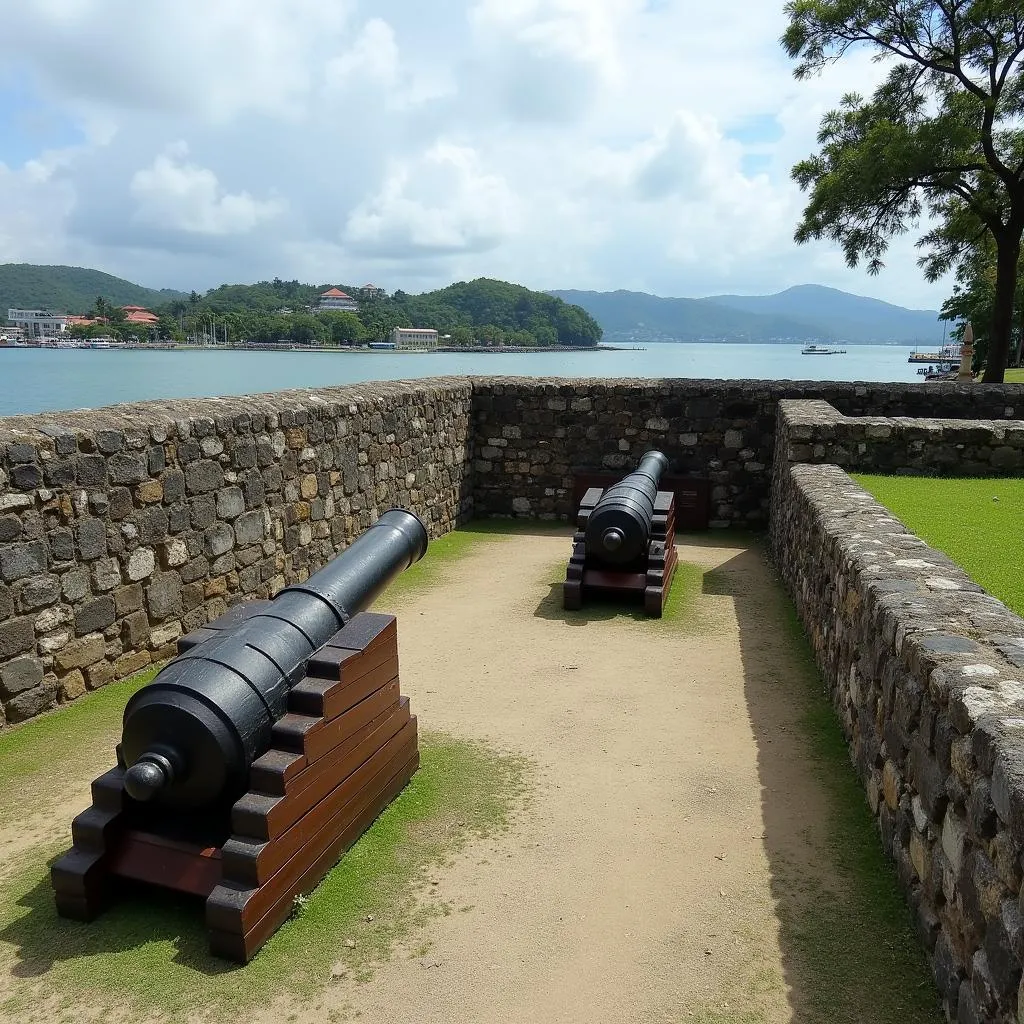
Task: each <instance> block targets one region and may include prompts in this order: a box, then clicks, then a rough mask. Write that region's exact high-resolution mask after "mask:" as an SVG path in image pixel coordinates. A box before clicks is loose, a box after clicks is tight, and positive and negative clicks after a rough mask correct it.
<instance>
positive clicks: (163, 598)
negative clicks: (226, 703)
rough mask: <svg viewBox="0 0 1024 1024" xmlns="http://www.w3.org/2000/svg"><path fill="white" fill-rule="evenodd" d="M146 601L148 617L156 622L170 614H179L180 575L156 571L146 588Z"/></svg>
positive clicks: (180, 607)
mask: <svg viewBox="0 0 1024 1024" xmlns="http://www.w3.org/2000/svg"><path fill="white" fill-rule="evenodd" d="M146 603H147V605H148V606H149V614H150V617H151V618H152V619H154V620H156V621H158V622H159V621H160V620H162V619H166V618H168V617H169V616H171V615H174V616H180V615H181V613H182V606H181V577H180V576H179V575H178V574H177V573H176V572H163V573H158V574H157V575H156V576H154V577H153V582H152V584H151V585H150V586H149V587H147V588H146Z"/></svg>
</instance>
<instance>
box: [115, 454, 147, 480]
mask: <svg viewBox="0 0 1024 1024" xmlns="http://www.w3.org/2000/svg"><path fill="white" fill-rule="evenodd" d="M107 475H108V476H109V478H110V482H111V483H112V484H137V483H141V482H142V481H143V480H145V479H146V478H147V477H148V476H149V466H148V465H147V464H146V460H145V459H144V458H142V457H141V456H139V455H131V454H128V453H124V454H117V455H112V456H111V457H110V458H109V459H108V460H107Z"/></svg>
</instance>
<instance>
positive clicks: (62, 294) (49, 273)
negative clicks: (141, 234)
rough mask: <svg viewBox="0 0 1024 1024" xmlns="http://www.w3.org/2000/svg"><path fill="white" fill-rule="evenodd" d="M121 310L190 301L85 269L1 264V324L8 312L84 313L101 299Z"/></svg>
mask: <svg viewBox="0 0 1024 1024" xmlns="http://www.w3.org/2000/svg"><path fill="white" fill-rule="evenodd" d="M100 295H102V296H103V298H105V299H106V300H107V301H108V302H112V303H114V304H115V305H118V306H160V305H164V304H165V303H168V302H171V301H173V300H174V299H185V298H188V293H187V292H178V291H174V290H173V289H170V288H160V289H156V288H144V287H143V286H142V285H138V284H132V282H131V281H125V280H123V279H122V278H120V277H114V276H113V275H112V274H104V273H103V272H102V271H100V270H89V269H87V268H85V267H62V266H38V265H36V264H34V263H3V264H0V320H5V319H6V317H7V310H8V309H48V310H51V311H52V312H54V313H79V314H81V313H85V312H87V311H88V310H90V309H92V307H93V305H94V304H95V302H96V299H97V297H98V296H100Z"/></svg>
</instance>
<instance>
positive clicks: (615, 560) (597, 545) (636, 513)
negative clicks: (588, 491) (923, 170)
mask: <svg viewBox="0 0 1024 1024" xmlns="http://www.w3.org/2000/svg"><path fill="white" fill-rule="evenodd" d="M666 469H668V459H667V458H666V457H665V456H664V455H663V454H662V453H661V452H658V451H651V452H648V453H647V454H646V455H645V456H644V457H643V458H642V459H641V460H640V465H639V466H637V468H636V471H635V472H633V473H630V474H629V475H628V476H624V477H623V478H622V479H621V480H620V481H619V482H618V483H617V484H613V485H612V486H611V487H609V488H608V489H607V490H606V491H605V492H604V494H603V495H602V496H601V500H600V501H599V502H598V503H597V506H596V507H595V508H594V511H593V512H591V513H590V517H589V518H588V520H587V529H586V550H587V554H588V555H590V556H591V557H593V558H596V559H597V560H599V561H601V562H606V563H608V564H609V565H616V566H620V565H627V564H629V563H630V562H635V561H636V560H637V559H638V558H641V557H642V556H643V555H644V554H646V551H647V542H648V540H649V539H650V536H651V520H652V518H653V516H654V501H655V498H656V497H657V496H658V484H659V483H660V481H661V476H662V474H663V473H664V472H665V470H666Z"/></svg>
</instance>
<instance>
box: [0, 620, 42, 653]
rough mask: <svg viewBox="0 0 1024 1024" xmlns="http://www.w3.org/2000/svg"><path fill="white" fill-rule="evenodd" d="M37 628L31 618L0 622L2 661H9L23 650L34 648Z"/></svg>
mask: <svg viewBox="0 0 1024 1024" xmlns="http://www.w3.org/2000/svg"><path fill="white" fill-rule="evenodd" d="M34 644H35V630H34V629H33V628H32V620H31V619H8V620H7V621H6V622H0V661H7V660H9V659H10V658H13V657H15V655H18V654H21V653H22V652H23V651H30V650H32V647H33V645H34Z"/></svg>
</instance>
